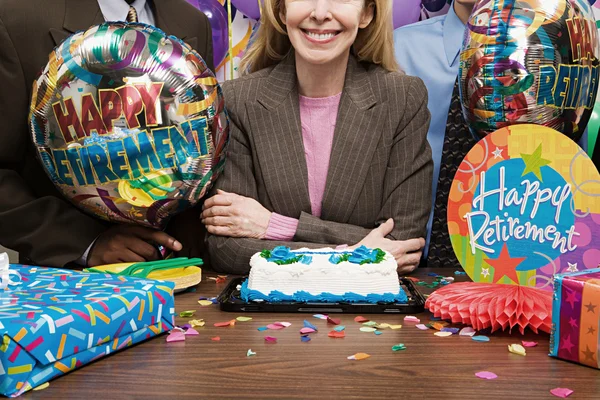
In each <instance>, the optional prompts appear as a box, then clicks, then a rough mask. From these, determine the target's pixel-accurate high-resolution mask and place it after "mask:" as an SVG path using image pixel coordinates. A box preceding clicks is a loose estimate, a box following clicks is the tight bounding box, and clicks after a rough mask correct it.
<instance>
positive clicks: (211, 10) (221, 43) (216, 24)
mask: <svg viewBox="0 0 600 400" xmlns="http://www.w3.org/2000/svg"><path fill="white" fill-rule="evenodd" d="M186 1H187V2H188V3H190V4H191V5H193V6H194V7H196V8H197V9H198V10H200V11H202V12H203V13H204V14H205V15H206V16H207V17H208V21H209V22H210V27H211V29H212V39H213V61H214V63H215V68H216V67H217V66H218V65H219V64H221V62H222V61H223V60H224V59H225V55H226V54H227V51H228V50H229V35H228V33H227V11H225V8H224V7H223V6H222V5H221V3H219V2H218V1H217V0H186Z"/></svg>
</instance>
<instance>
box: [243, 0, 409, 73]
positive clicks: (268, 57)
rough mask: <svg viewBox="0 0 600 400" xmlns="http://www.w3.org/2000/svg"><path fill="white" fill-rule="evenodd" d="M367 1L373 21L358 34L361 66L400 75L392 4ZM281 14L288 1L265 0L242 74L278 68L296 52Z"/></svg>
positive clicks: (356, 48)
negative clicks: (379, 68)
mask: <svg viewBox="0 0 600 400" xmlns="http://www.w3.org/2000/svg"><path fill="white" fill-rule="evenodd" d="M364 1H365V7H373V20H372V21H371V23H370V24H369V25H368V26H367V27H366V28H364V29H359V30H358V34H357V36H356V39H355V40H354V44H353V46H352V47H353V49H354V54H355V55H356V57H357V58H358V60H359V61H361V62H370V63H373V64H377V65H381V66H382V67H383V68H385V69H386V70H388V71H399V70H400V67H399V66H398V63H397V62H396V59H395V58H394V39H393V26H392V2H391V1H389V0H364ZM280 10H281V11H283V13H284V14H285V0H264V4H263V7H262V15H261V18H260V27H259V28H258V31H257V32H256V38H255V40H254V42H253V43H252V45H251V46H250V47H249V48H248V50H247V51H246V54H245V55H244V58H243V59H242V61H241V63H240V70H241V71H242V74H248V73H252V72H256V71H260V70H261V69H263V68H267V67H270V66H272V65H275V64H277V63H279V62H280V61H281V60H282V59H283V58H284V57H285V56H286V55H287V54H288V53H289V52H290V50H291V49H292V43H291V42H290V39H289V37H288V35H287V30H286V27H285V24H284V23H283V21H282V20H281V17H280Z"/></svg>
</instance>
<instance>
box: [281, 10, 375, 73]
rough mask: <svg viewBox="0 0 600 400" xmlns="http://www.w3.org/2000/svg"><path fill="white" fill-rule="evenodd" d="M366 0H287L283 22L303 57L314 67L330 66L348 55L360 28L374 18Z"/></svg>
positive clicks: (298, 55) (299, 54)
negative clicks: (330, 63)
mask: <svg viewBox="0 0 600 400" xmlns="http://www.w3.org/2000/svg"><path fill="white" fill-rule="evenodd" d="M365 1H366V0H285V12H282V13H281V19H282V21H283V22H284V23H285V25H286V26H287V32H288V35H289V38H290V41H291V42H292V46H294V49H295V50H296V57H300V58H301V59H303V60H305V61H306V62H308V63H310V64H327V63H329V62H331V61H333V60H336V59H338V58H339V57H342V56H346V55H347V54H348V52H349V50H350V47H351V46H352V44H353V43H354V40H355V39H356V34H357V33H358V29H359V28H365V27H366V26H367V25H369V23H370V22H371V20H372V19H373V8H372V7H365Z"/></svg>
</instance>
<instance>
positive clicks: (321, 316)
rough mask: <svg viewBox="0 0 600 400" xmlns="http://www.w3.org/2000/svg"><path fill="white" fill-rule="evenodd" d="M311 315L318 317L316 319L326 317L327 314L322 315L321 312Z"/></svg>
mask: <svg viewBox="0 0 600 400" xmlns="http://www.w3.org/2000/svg"><path fill="white" fill-rule="evenodd" d="M313 317H315V318H318V319H327V315H323V314H315V315H313Z"/></svg>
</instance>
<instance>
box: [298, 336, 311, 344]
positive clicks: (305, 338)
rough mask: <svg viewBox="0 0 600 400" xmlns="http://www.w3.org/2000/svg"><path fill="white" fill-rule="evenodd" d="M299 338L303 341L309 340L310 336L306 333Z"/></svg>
mask: <svg viewBox="0 0 600 400" xmlns="http://www.w3.org/2000/svg"><path fill="white" fill-rule="evenodd" d="M300 340H301V341H303V342H310V337H309V336H308V335H302V336H300Z"/></svg>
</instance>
